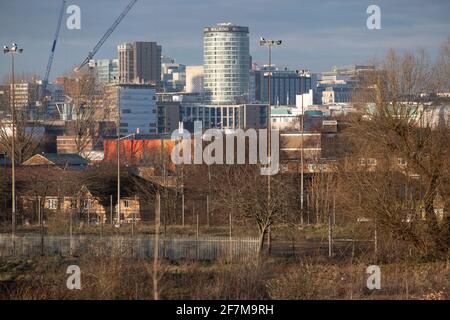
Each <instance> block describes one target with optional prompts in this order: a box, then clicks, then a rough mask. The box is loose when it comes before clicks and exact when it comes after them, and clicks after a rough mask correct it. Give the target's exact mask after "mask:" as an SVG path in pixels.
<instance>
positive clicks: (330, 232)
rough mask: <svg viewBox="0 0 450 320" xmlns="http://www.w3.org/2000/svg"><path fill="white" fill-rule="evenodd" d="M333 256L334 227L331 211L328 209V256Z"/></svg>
mask: <svg viewBox="0 0 450 320" xmlns="http://www.w3.org/2000/svg"><path fill="white" fill-rule="evenodd" d="M331 257H333V229H332V221H331V212H330V211H328V258H331Z"/></svg>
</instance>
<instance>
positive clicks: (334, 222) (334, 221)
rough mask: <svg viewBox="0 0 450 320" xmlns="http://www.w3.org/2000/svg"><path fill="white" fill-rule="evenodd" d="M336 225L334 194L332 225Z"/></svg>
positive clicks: (334, 200)
mask: <svg viewBox="0 0 450 320" xmlns="http://www.w3.org/2000/svg"><path fill="white" fill-rule="evenodd" d="M335 224H336V193H335V192H334V193H333V225H335Z"/></svg>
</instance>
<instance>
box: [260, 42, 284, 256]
mask: <svg viewBox="0 0 450 320" xmlns="http://www.w3.org/2000/svg"><path fill="white" fill-rule="evenodd" d="M281 42H282V41H281V40H270V39H265V38H263V37H261V38H260V39H259V45H260V46H265V47H268V49H269V66H268V69H269V74H268V98H269V103H268V106H267V156H268V157H267V158H268V160H269V165H270V162H271V156H272V155H271V151H272V150H271V144H272V130H271V129H272V119H271V112H272V110H271V104H272V94H271V87H270V78H271V76H272V70H271V68H272V46H279V45H281ZM270 192H271V190H270V174H268V175H267V210H271V208H270V206H271V204H270V200H271V199H270ZM268 241H269V243H268V245H269V253H270V229H269V236H268Z"/></svg>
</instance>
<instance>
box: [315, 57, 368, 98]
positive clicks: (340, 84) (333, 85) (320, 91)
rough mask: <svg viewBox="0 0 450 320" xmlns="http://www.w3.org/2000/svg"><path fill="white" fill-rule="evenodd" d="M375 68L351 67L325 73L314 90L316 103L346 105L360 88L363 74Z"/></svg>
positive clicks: (342, 67) (336, 68) (338, 68)
mask: <svg viewBox="0 0 450 320" xmlns="http://www.w3.org/2000/svg"><path fill="white" fill-rule="evenodd" d="M374 69H375V67H374V66H360V65H350V66H341V67H336V66H335V67H333V69H332V70H331V71H329V72H323V73H322V74H321V76H320V79H318V80H317V86H316V87H315V88H314V91H315V92H314V103H316V104H332V103H346V102H350V101H351V100H352V96H353V91H354V90H355V88H357V86H358V77H359V75H360V74H361V73H363V72H370V71H372V70H374Z"/></svg>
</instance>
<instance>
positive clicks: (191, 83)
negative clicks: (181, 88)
mask: <svg viewBox="0 0 450 320" xmlns="http://www.w3.org/2000/svg"><path fill="white" fill-rule="evenodd" d="M203 81H204V75H203V66H202V65H200V66H186V90H185V91H186V92H187V93H201V92H203Z"/></svg>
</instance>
